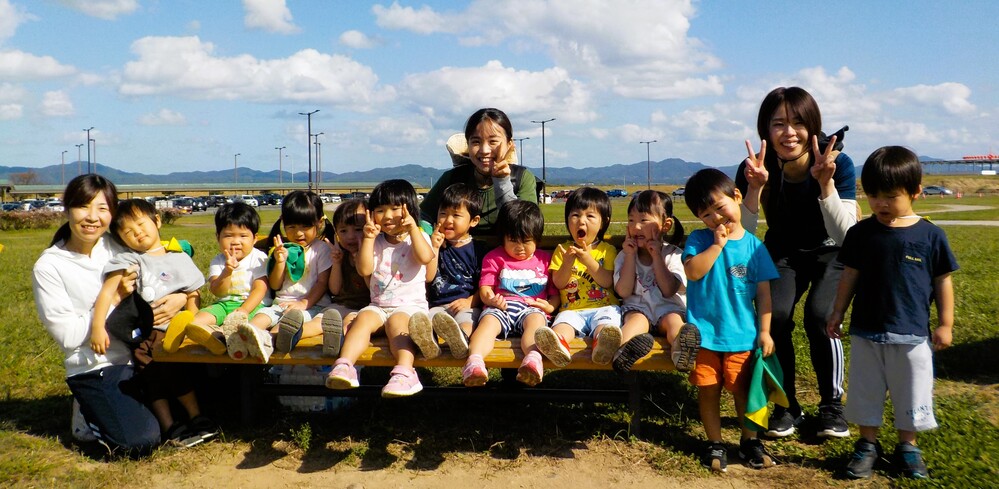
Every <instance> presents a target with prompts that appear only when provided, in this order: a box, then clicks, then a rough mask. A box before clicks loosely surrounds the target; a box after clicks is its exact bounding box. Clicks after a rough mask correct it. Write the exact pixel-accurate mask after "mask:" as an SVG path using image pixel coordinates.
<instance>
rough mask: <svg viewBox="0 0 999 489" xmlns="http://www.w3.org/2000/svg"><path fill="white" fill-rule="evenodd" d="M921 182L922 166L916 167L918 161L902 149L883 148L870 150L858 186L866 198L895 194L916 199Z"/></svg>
mask: <svg viewBox="0 0 999 489" xmlns="http://www.w3.org/2000/svg"><path fill="white" fill-rule="evenodd" d="M922 181H923V165H922V164H920V163H919V157H918V156H916V153H913V152H912V151H911V150H909V149H908V148H903V147H902V146H884V147H881V148H878V149H876V150H874V152H873V153H871V156H868V157H867V161H865V162H864V169H863V170H862V171H861V172H860V184H861V185H862V186H863V187H864V193H865V194H867V195H868V196H874V195H877V194H879V193H890V192H894V191H897V190H904V191H905V193H907V194H909V195H916V194H917V193H919V185H920V183H922Z"/></svg>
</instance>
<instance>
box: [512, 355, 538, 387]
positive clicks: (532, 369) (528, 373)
mask: <svg viewBox="0 0 999 489" xmlns="http://www.w3.org/2000/svg"><path fill="white" fill-rule="evenodd" d="M543 376H544V367H543V366H542V365H541V354H540V353H538V352H536V351H532V352H531V353H528V354H527V356H526V357H524V361H523V362H521V364H520V368H518V369H517V380H518V381H520V382H523V383H525V384H527V385H529V386H531V387H534V386H536V385H538V384H540V383H541V378H542V377H543Z"/></svg>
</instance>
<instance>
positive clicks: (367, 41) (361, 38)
mask: <svg viewBox="0 0 999 489" xmlns="http://www.w3.org/2000/svg"><path fill="white" fill-rule="evenodd" d="M340 44H343V45H344V46H347V47H349V48H354V49H371V48H373V47H375V46H377V45H379V44H381V43H380V42H379V41H378V40H376V39H372V38H370V37H368V35H367V34H365V33H363V32H361V31H354V30H350V31H346V32H344V33H343V34H340Z"/></svg>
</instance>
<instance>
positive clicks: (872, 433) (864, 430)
mask: <svg viewBox="0 0 999 489" xmlns="http://www.w3.org/2000/svg"><path fill="white" fill-rule="evenodd" d="M902 433H903V431H902V430H898V441H906V440H903V439H902ZM904 433H912V432H911V431H906V432H904ZM860 436H861V437H862V438H863V439H865V440H867V441H869V442H871V443H874V442H876V441H878V427H877V426H861V427H860ZM915 439H916V434H915V433H912V441H913V443H915Z"/></svg>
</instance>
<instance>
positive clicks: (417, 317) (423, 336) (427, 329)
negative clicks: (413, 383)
mask: <svg viewBox="0 0 999 489" xmlns="http://www.w3.org/2000/svg"><path fill="white" fill-rule="evenodd" d="M409 338H410V339H411V340H413V343H416V347H417V348H419V349H420V353H422V354H423V357H424V358H426V359H427V360H431V359H434V358H437V357H438V356H440V354H441V347H440V345H438V344H437V340H436V339H434V327H433V326H431V324H430V318H429V317H427V315H426V314H423V313H417V314H413V315H412V316H410V317H409ZM414 394H415V393H414Z"/></svg>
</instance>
